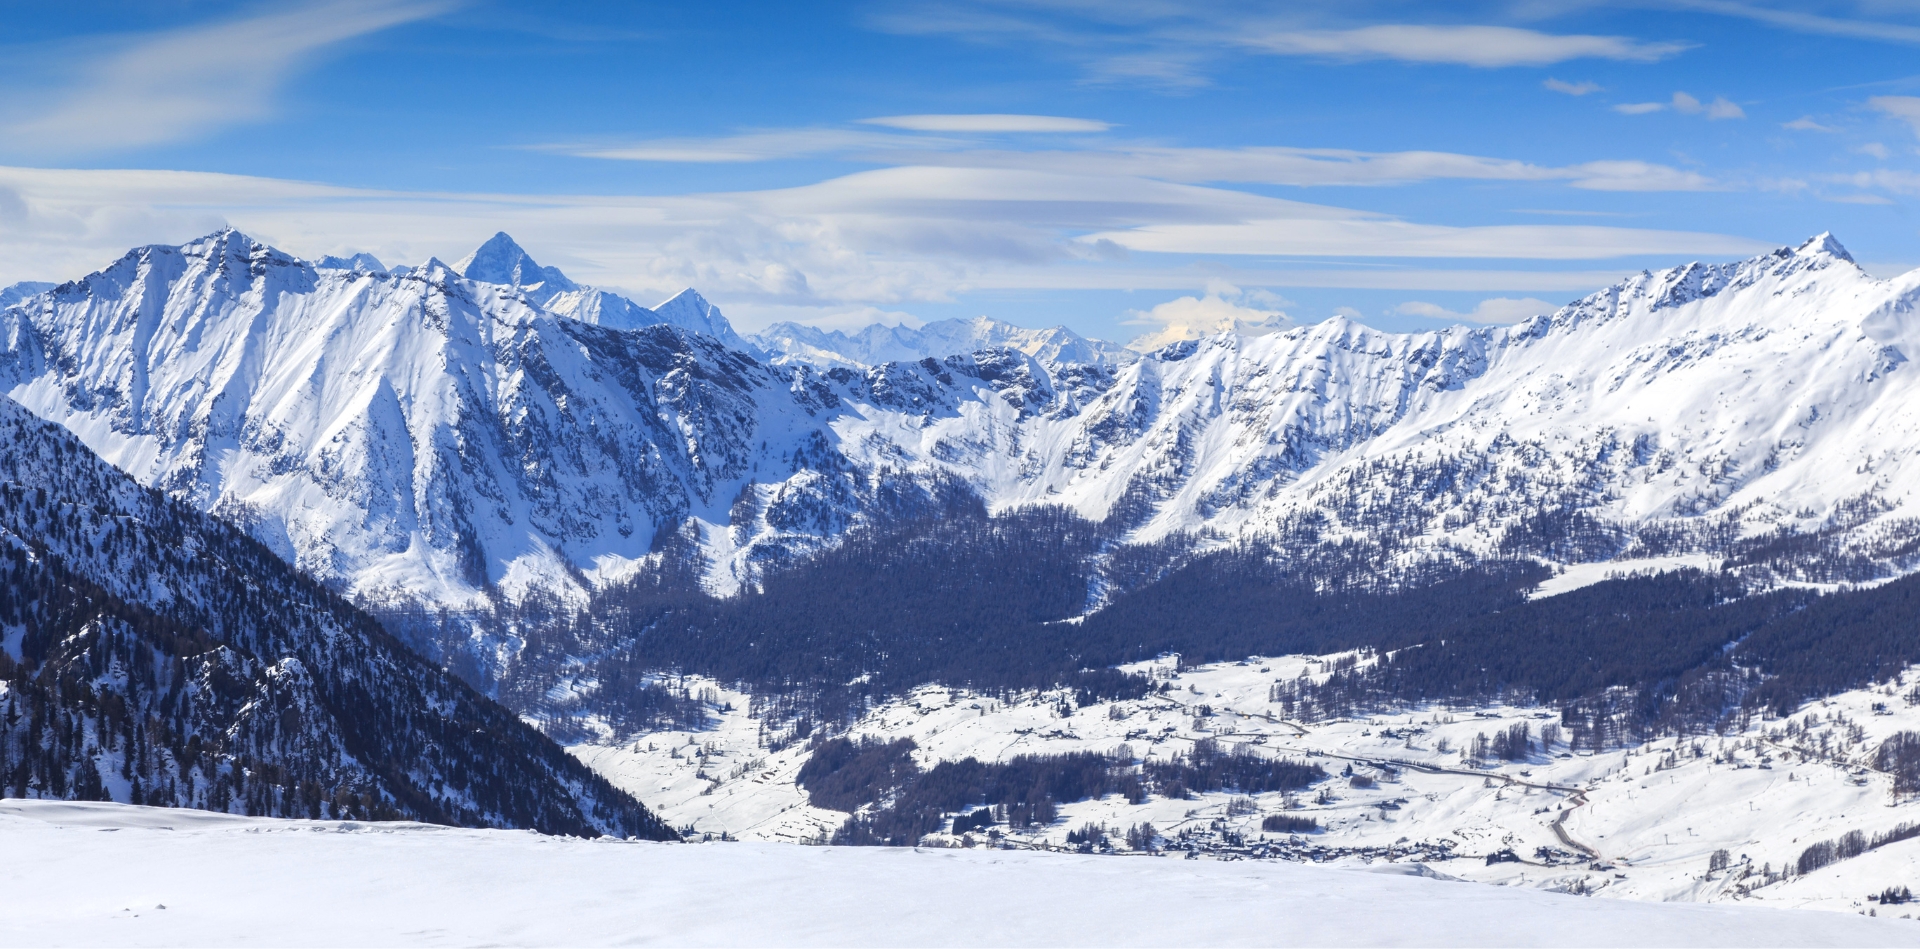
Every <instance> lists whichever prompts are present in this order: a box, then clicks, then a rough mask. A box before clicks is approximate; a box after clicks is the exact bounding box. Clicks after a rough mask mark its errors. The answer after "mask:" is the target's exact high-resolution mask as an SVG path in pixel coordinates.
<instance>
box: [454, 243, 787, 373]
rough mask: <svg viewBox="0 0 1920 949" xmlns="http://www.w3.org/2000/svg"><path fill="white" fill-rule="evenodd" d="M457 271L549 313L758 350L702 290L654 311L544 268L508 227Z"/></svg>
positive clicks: (681, 295) (680, 295) (685, 293)
mask: <svg viewBox="0 0 1920 949" xmlns="http://www.w3.org/2000/svg"><path fill="white" fill-rule="evenodd" d="M452 269H453V271H454V272H455V273H458V274H460V275H461V276H463V277H465V278H467V279H468V280H477V281H481V282H484V283H497V284H501V285H504V286H509V287H513V288H514V289H516V290H519V291H520V292H521V293H524V294H526V296H527V299H529V300H531V301H533V303H534V304H535V305H536V306H539V307H542V308H544V309H546V310H547V311H548V312H551V313H557V314H559V315H561V316H570V317H573V318H574V319H576V320H580V321H581V322H584V323H592V324H594V325H596V326H605V327H607V328H609V329H620V330H630V329H639V328H640V327H642V326H654V325H658V324H666V325H668V326H677V327H680V328H681V329H683V330H687V331H689V332H693V333H704V334H706V335H708V336H711V337H713V338H715V339H718V340H720V341H721V342H723V343H725V344H727V345H728V346H729V347H732V348H734V349H738V350H744V351H747V352H754V349H753V347H752V346H751V345H750V344H749V343H748V342H747V341H746V340H744V339H741V338H740V335H739V334H738V333H735V332H734V330H733V324H731V323H729V322H727V318H726V317H725V316H723V315H721V313H720V308H719V307H717V306H714V305H713V304H711V303H708V302H707V299H706V298H705V297H703V296H701V295H700V294H699V293H698V292H696V291H694V290H693V289H691V288H689V289H686V290H682V291H680V292H679V293H677V294H675V295H674V296H672V297H671V298H669V299H668V300H667V301H666V302H664V303H662V304H660V305H659V306H657V307H654V308H653V309H651V310H649V309H647V308H646V307H644V306H641V305H639V304H638V303H635V302H633V301H632V300H629V299H627V298H626V297H623V296H620V295H619V294H617V293H609V292H607V291H605V290H598V289H595V288H593V287H588V286H583V285H581V284H577V283H574V282H573V281H572V280H569V279H567V275H566V274H563V273H561V272H560V268H558V267H542V266H540V265H539V264H537V263H535V262H534V260H533V258H532V257H530V256H528V255H527V252H526V251H525V250H524V249H522V248H521V247H520V245H519V244H516V243H514V240H513V238H511V237H508V236H507V234H506V232H504V231H502V232H500V233H498V234H495V235H493V236H492V237H490V238H488V239H487V242H486V243H484V244H481V245H480V246H479V248H477V249H475V250H474V252H473V253H471V254H468V255H467V256H466V257H464V258H462V259H461V261H460V262H459V263H457V264H454V265H453V268H452Z"/></svg>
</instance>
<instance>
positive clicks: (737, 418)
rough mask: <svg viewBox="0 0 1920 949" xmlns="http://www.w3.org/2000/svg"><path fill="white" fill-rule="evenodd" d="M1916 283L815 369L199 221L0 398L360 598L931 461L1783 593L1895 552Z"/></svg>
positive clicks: (722, 531) (1394, 562)
mask: <svg viewBox="0 0 1920 949" xmlns="http://www.w3.org/2000/svg"><path fill="white" fill-rule="evenodd" d="M482 278H485V279H482ZM1917 293H1920V276H1915V275H1908V276H1906V277H1902V278H1898V279H1895V280H1891V281H1886V280H1877V279H1874V278H1872V277H1870V276H1869V275H1867V274H1866V273H1865V272H1863V271H1861V270H1860V269H1859V268H1858V267H1857V266H1856V265H1855V264H1854V263H1853V261H1852V260H1851V258H1849V257H1848V256H1847V254H1846V252H1845V250H1844V249H1843V248H1841V247H1840V245H1839V244H1838V243H1837V242H1835V241H1834V240H1833V239H1832V238H1831V237H1828V236H1824V235H1823V236H1821V237H1818V238H1815V239H1813V240H1810V241H1808V242H1806V243H1805V244H1803V245H1800V246H1798V247H1795V248H1783V249H1781V250H1779V251H1777V252H1775V253H1772V254H1769V255H1765V256H1762V257H1758V258H1754V259H1751V260H1746V261H1740V262H1736V263H1731V264H1721V265H1701V264H1692V265H1687V266H1684V267H1678V268H1674V269H1671V270H1665V271H1660V272H1657V273H1654V272H1650V273H1643V274H1641V275H1639V276H1637V277H1634V278H1632V279H1630V280H1627V281H1625V282H1623V283H1621V284H1619V285H1617V286H1613V287H1609V288H1607V289H1605V290H1603V291H1600V292H1598V293H1595V294H1593V295H1590V296H1588V297H1586V298H1583V299H1581V300H1578V301H1575V302H1574V303H1572V304H1569V305H1568V306H1566V307H1563V308H1561V309H1560V310H1558V311H1556V312H1555V313H1553V314H1551V315H1547V316H1542V317H1537V318H1534V319H1531V320H1529V321H1527V322H1524V323H1521V324H1519V325H1516V326H1511V327H1498V328H1486V327H1482V328H1466V327H1455V328H1450V329H1446V330H1438V331H1434V332H1428V333H1418V334H1392V333H1383V332H1379V331H1375V330H1372V329H1369V328H1367V327H1365V326H1362V325H1359V324H1357V323H1354V322H1351V321H1349V320H1345V319H1340V318H1336V319H1332V320H1329V321H1326V322H1324V323H1321V324H1318V325H1314V326H1309V327H1302V328H1296V329H1291V330H1288V331H1286V332H1282V333H1274V334H1269V335H1265V336H1258V337H1243V336H1236V335H1232V334H1224V335H1221V336H1216V337H1211V338H1207V339H1202V340H1194V341H1188V342H1184V343H1177V344H1174V345H1171V346H1169V347H1167V348H1165V349H1162V350H1160V351H1158V352H1154V353H1150V354H1147V355H1145V356H1143V357H1141V358H1139V359H1137V360H1134V361H1132V362H1129V363H1125V364H1121V363H1120V362H1118V361H1114V362H1103V361H1094V362H1068V361H1062V360H1061V358H1060V353H1059V351H1046V352H1042V353H1041V355H1042V356H1045V357H1047V358H1037V357H1036V356H1035V355H1032V354H1029V353H1028V352H1025V351H1023V350H1022V349H1020V348H998V349H984V350H980V351H978V352H974V353H968V354H964V355H950V356H947V357H945V358H932V357H927V358H923V359H921V360H919V361H912V362H907V361H901V362H887V363H882V364H879V365H871V366H865V365H861V366H854V365H839V366H834V367H833V368H825V369H822V368H819V367H817V366H816V365H814V364H812V363H809V362H803V361H799V360H792V361H786V362H782V361H780V359H779V358H778V357H776V358H775V359H772V360H769V359H766V358H763V357H764V353H762V354H761V355H756V352H759V351H758V350H753V351H749V350H746V349H740V348H736V347H734V346H730V345H729V343H728V340H729V339H733V338H735V337H733V336H732V335H731V329H730V328H727V327H725V325H724V317H720V316H719V315H718V311H717V310H715V309H714V308H712V307H711V305H710V304H705V302H704V301H703V300H700V299H699V298H698V295H697V294H694V293H692V292H691V291H689V292H686V293H682V294H680V295H679V296H677V297H675V298H674V300H673V301H669V305H667V306H663V307H661V308H659V309H658V310H646V309H644V308H640V307H637V306H636V305H633V304H630V303H627V302H625V301H624V300H623V299H622V298H619V297H616V296H613V295H610V294H607V293H605V292H604V291H596V290H592V289H591V288H582V287H579V286H578V285H576V284H573V283H572V282H571V281H568V280H566V279H565V277H564V276H563V275H560V274H559V273H558V272H557V271H555V270H553V269H552V268H541V267H539V266H538V265H536V264H535V263H534V262H533V261H532V259H531V258H529V257H528V256H527V255H526V254H525V253H524V251H521V250H519V248H518V247H517V246H516V245H513V244H512V242H511V241H510V240H509V239H507V238H505V237H504V235H502V236H496V237H495V238H494V239H492V240H490V241H489V242H488V243H487V244H486V245H483V246H482V248H480V250H478V251H476V252H475V253H474V254H473V255H470V256H469V257H468V258H467V259H466V260H464V261H463V262H462V263H461V264H460V265H459V266H457V267H446V266H444V265H438V264H429V265H423V266H421V267H416V268H410V269H407V270H405V271H403V272H379V271H375V270H372V269H366V270H339V269H333V268H326V267H318V266H316V265H313V264H310V263H307V262H305V261H301V260H298V259H295V258H293V257H290V256H288V255H286V254H283V253H281V252H279V251H276V250H274V249H272V248H269V247H265V246H263V245H260V244H258V243H256V242H254V241H251V240H250V239H248V238H246V237H245V236H244V235H242V234H240V233H238V232H235V231H223V232H221V233H218V234H214V235H210V236H209V237H206V238H203V239H201V240H198V241H194V242H192V243H189V244H186V245H182V246H180V247H164V246H153V247H143V248H138V249H136V250H134V251H132V252H130V253H129V254H128V255H127V256H126V257H124V258H122V259H121V260H120V261H118V262H116V263H115V264H113V265H112V266H110V267H108V268H106V269H104V270H102V271H99V272H97V273H95V274H92V275H89V276H88V277H86V278H84V279H82V280H78V281H73V282H70V283H66V284H62V285H60V286H58V287H54V288H52V289H49V290H45V291H43V292H40V293H38V294H36V295H34V296H31V297H27V298H26V299H24V300H22V301H20V302H18V303H15V304H13V305H11V306H9V307H7V308H6V309H5V310H0V334H4V336H0V341H4V348H0V387H4V391H5V392H6V393H7V394H9V395H10V396H11V397H13V398H15V399H16V400H18V401H20V402H21V403H22V404H24V405H26V406H27V407H28V408H30V409H31V410H33V411H34V412H36V413H37V414H39V415H41V416H42V417H45V418H48V419H51V420H54V421H57V422H60V423H61V424H63V425H66V426H67V427H69V428H70V429H72V430H73V431H74V432H75V433H76V434H77V435H78V436H79V437H80V438H81V439H82V440H83V441H85V442H87V443H88V444H89V445H90V446H91V447H92V448H94V449H95V450H96V451H98V452H100V453H101V455H102V456H103V457H105V458H107V459H108V460H110V461H112V462H113V463H115V464H117V465H120V466H121V467H123V468H124V469H126V470H127V471H129V472H131V473H132V474H133V475H134V477H136V478H137V479H139V480H140V481H141V482H142V483H144V484H148V485H153V486H155V487H158V488H160V489H162V490H165V491H167V492H169V493H172V494H174V495H176V496H179V497H182V498H185V499H188V500H190V501H191V502H192V503H193V504H195V505H196V506H198V507H200V508H201V509H203V510H208V511H212V512H215V513H218V514H220V515H222V516H225V517H228V518H230V519H232V520H234V521H235V522H236V523H241V524H244V525H246V527H247V529H248V530H249V531H251V532H252V533H253V534H254V535H255V536H256V537H258V538H260V539H261V540H262V541H263V542H264V543H267V544H268V545H269V546H270V547H272V548H273V549H274V550H276V551H277V552H279V553H280V554H281V555H282V556H283V557H285V558H286V559H288V560H289V561H290V562H292V563H294V564H296V565H297V566H299V567H300V568H301V569H303V570H307V571H309V572H311V573H313V574H314V575H315V576H317V577H320V578H322V579H323V580H325V581H326V582H329V583H333V584H336V585H339V586H340V587H341V588H342V589H345V590H347V591H349V592H351V593H353V594H354V595H357V596H363V597H365V596H377V595H380V594H382V593H383V592H385V593H393V592H404V593H406V594H407V595H409V596H413V597H419V598H424V599H426V600H428V601H430V602H437V603H444V604H464V603H472V602H477V600H476V598H479V599H480V600H486V599H488V598H490V597H498V596H506V597H507V598H509V599H511V598H515V597H518V596H521V595H523V594H524V593H525V592H526V591H528V590H532V589H544V590H550V591H559V592H562V593H566V592H568V591H572V592H573V593H580V592H584V591H585V590H588V589H591V588H593V587H595V586H596V585H600V584H604V583H605V582H608V581H609V580H612V579H616V578H620V577H624V576H629V575H632V574H633V573H634V572H636V571H645V570H646V569H649V567H648V565H649V564H650V563H653V562H655V561H653V560H650V559H649V558H650V557H653V556H654V555H655V553H656V552H657V551H658V550H659V549H660V547H661V544H662V543H663V542H664V540H665V539H666V538H668V537H674V536H682V537H688V538H692V542H693V543H694V544H696V545H697V547H698V549H699V551H700V552H701V555H702V557H703V558H704V560H705V563H706V564H707V568H706V573H705V580H706V583H707V585H708V587H709V588H710V589H713V590H716V591H721V592H724V591H727V590H732V589H736V588H738V587H739V586H740V585H741V584H751V583H753V582H755V580H756V578H757V577H759V576H760V575H761V574H762V573H763V572H764V571H765V570H766V569H768V568H777V567H778V566H779V565H781V564H785V563H788V562H791V561H792V560H793V559H794V558H796V557H799V556H804V555H805V554H807V553H808V552H810V551H814V550H818V549H822V548H823V547H824V546H830V545H832V544H833V543H836V542H837V540H836V539H837V538H839V537H842V536H844V535H845V533H846V532H847V531H848V530H850V529H853V528H855V527H858V526H860V525H863V524H875V523H882V522H885V521H887V520H889V519H898V518H901V517H910V516H912V515H914V514H915V512H918V511H922V510H925V509H926V508H927V506H928V505H929V504H934V503H936V501H935V499H936V498H937V497H938V496H939V495H940V493H941V492H943V491H945V490H948V489H949V488H950V487H953V486H959V488H960V489H962V490H964V491H966V492H969V493H971V494H973V495H975V496H977V497H978V498H980V499H981V501H982V502H983V503H984V504H986V505H987V507H988V508H989V509H991V510H1009V509H1014V508H1018V507H1020V506H1023V505H1034V504H1055V505H1065V506H1067V507H1070V508H1071V509H1073V510H1074V511H1076V512H1077V513H1079V514H1080V515H1082V516H1084V517H1088V518H1091V519H1093V520H1096V521H1103V522H1109V523H1114V524H1118V525H1121V526H1122V527H1124V528H1125V540H1126V541H1127V542H1129V543H1143V542H1157V541H1160V540H1163V539H1166V538H1174V537H1188V538H1203V539H1202V540H1200V541H1199V542H1200V543H1201V544H1203V545H1205V544H1214V545H1217V544H1219V543H1225V542H1230V541H1233V540H1234V539H1240V540H1247V539H1252V538H1261V539H1264V540H1266V541H1270V542H1273V543H1275V544H1277V545H1278V546H1279V547H1280V548H1281V549H1283V550H1286V551H1288V552H1289V555H1290V556H1310V555H1311V553H1312V551H1313V550H1315V549H1319V548H1323V547H1325V546H1327V545H1330V544H1345V543H1362V544H1367V545H1371V546H1373V547H1375V548H1377V549H1378V550H1379V551H1380V552H1381V560H1382V563H1383V565H1385V566H1383V570H1385V571H1386V572H1387V573H1389V574H1391V573H1392V572H1394V571H1395V570H1398V569H1403V568H1405V567H1408V566H1411V565H1418V564H1430V563H1436V562H1440V563H1471V562H1475V561H1478V560H1483V559H1486V558H1489V557H1501V556H1514V555H1524V556H1528V557H1532V558H1536V559H1538V560H1540V561H1542V562H1546V563H1549V564H1553V565H1558V566H1564V565H1566V564H1573V563H1582V562H1593V561H1609V560H1615V559H1622V558H1624V559H1636V558H1646V557H1671V556H1683V555H1700V556H1715V557H1726V556H1729V555H1731V553H1732V549H1733V548H1732V545H1733V544H1734V543H1735V542H1736V541H1738V540H1740V539H1743V538H1752V537H1756V536H1761V535H1768V536H1771V535H1774V534H1780V535H1793V536H1801V537H1807V538H1815V539H1817V540H1816V541H1814V542H1817V543H1819V544H1821V545H1824V546H1823V547H1822V549H1823V551H1824V552H1825V553H1824V554H1823V555H1822V556H1821V557H1820V558H1817V559H1818V560H1819V562H1818V563H1807V564H1802V565H1799V566H1790V565H1787V564H1786V563H1784V562H1782V563H1779V564H1774V565H1773V566H1770V567H1768V568H1767V569H1777V570H1778V571H1779V572H1780V574H1781V576H1782V579H1784V580H1799V581H1838V580H1854V581H1858V580H1867V579H1872V578H1875V577H1885V576H1892V575H1895V574H1899V573H1903V572H1905V571H1907V570H1909V569H1911V566H1912V564H1911V561H1910V558H1911V554H1910V553H1909V552H1908V550H1907V541H1906V540H1905V537H1906V536H1907V534H1908V533H1909V532H1910V531H1911V529H1912V528H1911V524H1912V522H1911V521H1910V518H1911V516H1912V512H1911V511H1908V510H1907V505H1908V503H1909V492H1910V490H1911V486H1912V485H1913V483H1914V481H1915V479H1916V477H1920V469H1916V467H1915V462H1914V461H1913V460H1912V459H1913V458H1914V455H1915V452H1916V451H1920V432H1916V427H1915V426H1916V421H1917V420H1916V417H1915V410H1914V409H1913V408H1912V406H1913V405H1914V404H1915V402H1914V398H1913V396H1914V395H1915V393H1914V392H1913V391H1912V386H1913V385H1915V383H1914V382H1913V381H1912V380H1914V379H1915V378H1920V377H1915V376H1914V374H1913V372H1912V371H1911V370H1910V369H1909V370H1906V371H1902V369H1903V367H1904V366H1905V363H1906V361H1907V359H1908V356H1907V355H1906V354H1907V353H1908V352H1909V351H1911V350H1912V349H1913V347H1914V344H1915V342H1916V341H1915V340H1914V339H1912V338H1911V337H1912V335H1913V333H1914V330H1913V329H1912V328H1911V325H1910V324H1911V323H1912V320H1911V319H1909V317H1910V315H1911V313H1912V311H1913V307H1914V303H1915V300H1916V294H1917ZM612 301H619V302H612ZM676 301H678V302H676ZM663 313H664V314H667V317H660V314H663ZM687 313H703V314H704V316H703V317H702V319H704V320H705V322H704V323H702V322H701V321H700V320H699V319H691V318H687V319H682V318H680V317H682V316H684V315H685V314H687ZM646 314H653V315H654V317H659V321H658V322H651V323H644V324H642V325H637V326H631V327H630V328H629V324H632V323H636V322H638V321H640V320H643V319H647V318H649V317H647V316H646ZM583 317H585V318H583ZM668 317H671V319H669V318H668ZM595 320H597V321H599V322H594V321H595ZM715 321H719V322H715ZM689 325H691V326H694V327H696V328H694V329H689ZM700 326H705V327H706V328H708V329H725V333H724V334H716V333H710V332H705V331H701V330H700V329H698V327H700ZM1044 335H1045V334H1029V335H1028V336H1026V337H1021V338H1018V339H1015V338H1010V337H1007V336H1005V335H1004V334H1003V335H1002V336H1001V337H1000V339H1002V341H1006V342H1023V341H1024V342H1025V343H1029V344H1030V343H1033V342H1034V341H1035V340H1037V339H1039V338H1041V337H1042V336H1044ZM761 338H762V339H763V340H764V339H766V338H767V337H766V336H763V337H761ZM869 338H873V336H872V334H869ZM830 341H831V340H830ZM1056 341H1057V338H1056ZM789 355H791V354H789ZM850 355H851V356H853V357H858V358H864V357H866V356H868V355H872V354H871V353H869V352H866V351H861V352H858V353H855V354H850ZM829 361H831V360H829ZM1204 538H1211V540H1206V539H1204ZM1802 559H1805V558H1802ZM1095 599H1096V600H1097V597H1096V598H1095Z"/></svg>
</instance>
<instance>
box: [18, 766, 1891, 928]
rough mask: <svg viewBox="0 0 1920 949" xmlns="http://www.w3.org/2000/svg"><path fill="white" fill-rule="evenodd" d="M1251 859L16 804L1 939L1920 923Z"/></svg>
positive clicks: (1873, 925) (1883, 925)
mask: <svg viewBox="0 0 1920 949" xmlns="http://www.w3.org/2000/svg"><path fill="white" fill-rule="evenodd" d="M1396 869H1397V870H1398V871H1400V872H1396V873H1373V872H1366V871H1361V870H1352V869H1330V868H1325V867H1314V866H1305V865H1299V864H1290V863H1274V862H1259V861H1238V862H1216V861H1213V860H1180V859H1174V858H1165V857H1160V858H1156V857H1144V856H1143V857H1099V856H1076V855H1066V854H1054V853H1040V852H1009V851H985V850H901V849H879V848H863V849H845V848H830V847H796V846H790V845H780V844H756V843H733V844H705V845H683V844H652V843H629V842H624V841H606V840H603V841H586V840H577V839H569V838H555V837H543V836H539V835H537V834H532V833H522V832H506V831H473V830H455V829H448V828H444V827H432V826H427V825H421V824H356V823H346V822H323V821H288V820H271V819H264V818H242V817H230V816H225V815H218V814H209V813H204V812H196V811H180V810H165V809H159V808H145V807H132V806H127V805H116V804H74V803H58V802H43V801H19V800H8V801H4V802H0V894H4V896H0V907H4V912H0V943H4V944H6V945H63V946H91V945H140V946H157V945H219V946H224V945H284V946H323V945H341V946H348V945H422V946H426V945H434V946H439V945H477V944H491V945H557V944H566V945H616V944H617V945H661V944H664V945H1102V946H1110V945H1500V946H1555V945H1596V946H1652V945H1662V946H1677V945H1686V946H1826V945H1832V946H1842V945H1844V946H1909V945H1920V923H1916V922H1913V921H1909V920H1894V919H1870V918H1867V917H1862V916H1855V915H1851V914H1842V913H1817V912H1796V911H1791V910H1774V909H1765V908H1756V907H1747V906H1729V905H1696V904H1662V903H1640V902H1634V901H1627V900H1597V899H1586V898H1581V897H1575V896H1564V895H1560V894H1555V893H1548V892H1542V891H1539V890H1530V889H1522V888H1514V887H1494V886H1486V885H1481V884H1474V883H1463V882H1453V881H1447V880H1439V879H1426V878H1422V877H1419V876H1414V875H1408V871H1417V868H1414V867H1407V866H1404V865H1403V866H1401V867H1398V868H1396Z"/></svg>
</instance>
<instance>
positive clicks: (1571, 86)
mask: <svg viewBox="0 0 1920 949" xmlns="http://www.w3.org/2000/svg"><path fill="white" fill-rule="evenodd" d="M1541 85H1543V86H1545V87H1547V88H1548V89H1552V90H1553V91H1555V92H1564V93H1566V94H1567V95H1570V96H1584V95H1587V94H1589V93H1594V92H1600V91H1601V90H1602V87H1601V85H1600V84H1599V83H1597V82H1592V81H1589V80H1582V81H1580V82H1567V81H1566V80H1564V79H1553V78H1551V77H1549V78H1548V79H1547V81H1546V82H1543V83H1541Z"/></svg>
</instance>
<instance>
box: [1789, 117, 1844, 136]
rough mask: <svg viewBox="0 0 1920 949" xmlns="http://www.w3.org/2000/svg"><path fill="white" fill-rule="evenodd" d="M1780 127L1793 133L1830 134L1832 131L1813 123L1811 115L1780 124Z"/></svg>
mask: <svg viewBox="0 0 1920 949" xmlns="http://www.w3.org/2000/svg"><path fill="white" fill-rule="evenodd" d="M1780 127H1781V128H1783V129H1792V130H1793V131H1795V132H1831V131H1833V129H1830V128H1828V127H1826V126H1824V125H1821V124H1820V123H1818V122H1815V121H1814V120H1813V116H1811V115H1803V116H1801V117H1799V118H1797V119H1794V120H1793V121H1791V122H1782V123H1780Z"/></svg>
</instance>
